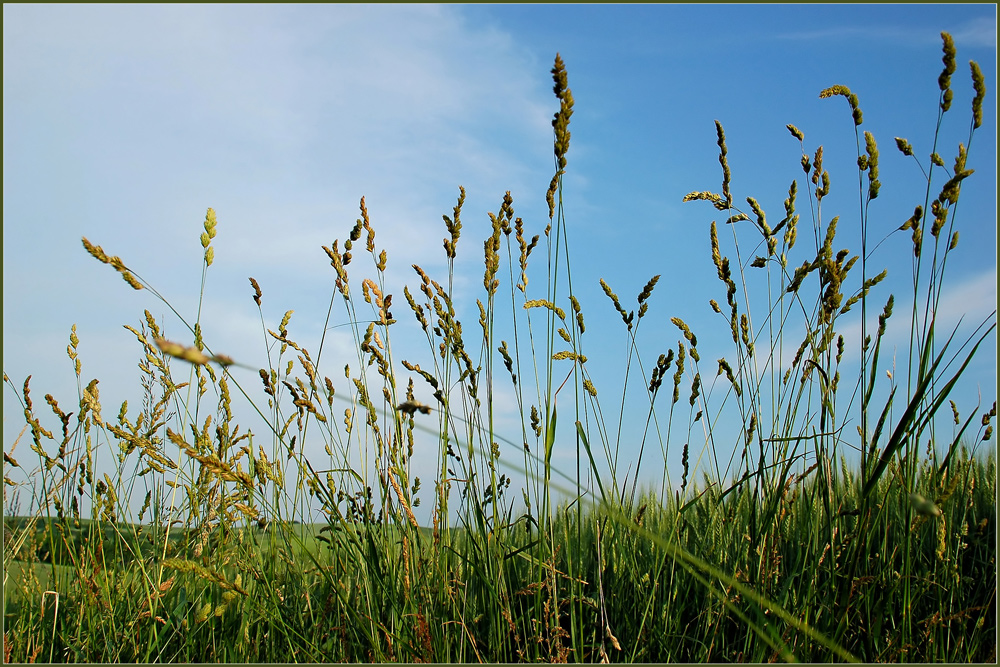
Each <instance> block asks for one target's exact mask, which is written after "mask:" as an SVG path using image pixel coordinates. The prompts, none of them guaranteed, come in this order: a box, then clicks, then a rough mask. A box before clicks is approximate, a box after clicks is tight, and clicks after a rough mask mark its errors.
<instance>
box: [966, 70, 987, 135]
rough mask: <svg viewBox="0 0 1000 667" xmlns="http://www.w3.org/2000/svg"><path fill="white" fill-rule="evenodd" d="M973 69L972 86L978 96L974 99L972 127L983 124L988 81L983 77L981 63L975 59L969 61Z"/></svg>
mask: <svg viewBox="0 0 1000 667" xmlns="http://www.w3.org/2000/svg"><path fill="white" fill-rule="evenodd" d="M969 67H970V68H971V69H972V87H973V88H974V89H975V91H976V96H975V97H974V98H973V99H972V127H973V128H974V129H975V128H978V127H979V126H980V125H982V124H983V100H984V99H985V98H986V82H985V80H984V79H983V72H982V70H980V69H979V63H977V62H976V61H974V60H970V61H969Z"/></svg>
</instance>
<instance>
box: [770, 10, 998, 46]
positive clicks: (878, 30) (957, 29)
mask: <svg viewBox="0 0 1000 667" xmlns="http://www.w3.org/2000/svg"><path fill="white" fill-rule="evenodd" d="M996 25H997V24H996V15H995V14H994V16H992V17H981V18H976V19H971V20H969V21H966V22H964V23H961V24H960V25H957V26H951V27H947V26H946V27H945V30H946V31H947V32H949V33H950V34H951V36H952V37H953V38H954V39H955V44H956V45H957V47H959V48H962V47H986V48H992V49H996V46H997V40H996V34H997V29H996ZM773 38H774V39H783V40H791V41H817V42H818V41H851V40H878V41H885V42H892V43H897V44H902V45H911V46H933V45H939V44H940V43H941V30H940V29H926V30H923V29H917V28H913V27H903V26H901V25H880V26H879V25H865V26H859V25H841V26H836V25H833V26H829V27H825V28H818V29H807V30H796V31H791V32H781V33H777V34H775V35H774V36H773Z"/></svg>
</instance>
